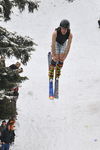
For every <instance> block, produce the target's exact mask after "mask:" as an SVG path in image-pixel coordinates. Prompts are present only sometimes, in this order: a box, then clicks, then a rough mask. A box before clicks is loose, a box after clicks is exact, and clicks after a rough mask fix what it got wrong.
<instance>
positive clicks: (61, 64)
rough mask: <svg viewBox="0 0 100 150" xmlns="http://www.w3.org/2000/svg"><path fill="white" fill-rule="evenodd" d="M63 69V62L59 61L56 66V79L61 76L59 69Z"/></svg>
mask: <svg viewBox="0 0 100 150" xmlns="http://www.w3.org/2000/svg"><path fill="white" fill-rule="evenodd" d="M62 67H63V62H61V61H59V62H58V64H57V65H56V75H55V76H56V78H59V77H60V75H61V68H62Z"/></svg>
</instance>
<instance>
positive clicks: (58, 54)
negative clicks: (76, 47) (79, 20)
mask: <svg viewBox="0 0 100 150" xmlns="http://www.w3.org/2000/svg"><path fill="white" fill-rule="evenodd" d="M71 43H72V33H71V31H70V23H69V21H68V20H66V19H64V20H62V21H61V22H60V26H59V27H58V28H56V29H55V31H54V32H53V34H52V44H51V56H52V60H51V65H50V66H49V79H53V77H54V68H55V67H56V74H55V76H56V78H59V76H60V72H61V68H62V67H63V63H64V60H65V59H66V57H67V55H68V53H69V50H70V46H71Z"/></svg>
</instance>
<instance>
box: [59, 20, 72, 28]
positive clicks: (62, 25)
mask: <svg viewBox="0 0 100 150" xmlns="http://www.w3.org/2000/svg"><path fill="white" fill-rule="evenodd" d="M60 27H63V28H67V29H69V28H70V23H69V21H68V20H66V19H64V20H62V21H61V22H60Z"/></svg>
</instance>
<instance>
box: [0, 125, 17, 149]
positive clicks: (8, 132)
mask: <svg viewBox="0 0 100 150" xmlns="http://www.w3.org/2000/svg"><path fill="white" fill-rule="evenodd" d="M14 138H15V133H14V128H13V124H8V125H7V127H6V129H5V130H4V131H3V132H2V135H1V144H2V147H1V150H9V148H10V144H11V143H12V142H14Z"/></svg>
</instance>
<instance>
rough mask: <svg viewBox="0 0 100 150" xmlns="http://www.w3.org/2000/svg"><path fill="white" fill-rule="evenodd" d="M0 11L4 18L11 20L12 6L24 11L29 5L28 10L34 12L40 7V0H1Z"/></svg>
mask: <svg viewBox="0 0 100 150" xmlns="http://www.w3.org/2000/svg"><path fill="white" fill-rule="evenodd" d="M0 6H1V7H0V10H2V8H3V10H2V11H0V13H2V18H4V20H5V21H8V20H10V15H11V13H12V8H13V7H17V8H18V9H19V10H20V12H23V10H24V9H25V6H28V7H27V8H28V11H29V12H31V13H33V12H34V9H36V10H37V9H38V7H39V1H34V0H0Z"/></svg>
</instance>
